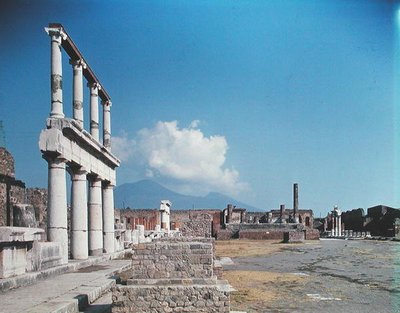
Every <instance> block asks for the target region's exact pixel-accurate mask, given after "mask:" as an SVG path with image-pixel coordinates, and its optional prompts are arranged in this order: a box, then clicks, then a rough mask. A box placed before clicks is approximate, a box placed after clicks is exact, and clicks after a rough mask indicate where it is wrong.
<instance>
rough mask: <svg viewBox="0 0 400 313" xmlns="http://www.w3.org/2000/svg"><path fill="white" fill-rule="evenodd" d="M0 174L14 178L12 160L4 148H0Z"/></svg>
mask: <svg viewBox="0 0 400 313" xmlns="http://www.w3.org/2000/svg"><path fill="white" fill-rule="evenodd" d="M0 174H1V175H5V176H10V177H15V168H14V158H13V156H12V155H11V153H10V152H8V151H7V150H6V148H4V147H0Z"/></svg>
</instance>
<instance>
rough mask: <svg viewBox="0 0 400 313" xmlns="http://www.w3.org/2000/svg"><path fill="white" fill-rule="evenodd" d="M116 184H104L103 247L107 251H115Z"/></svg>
mask: <svg viewBox="0 0 400 313" xmlns="http://www.w3.org/2000/svg"><path fill="white" fill-rule="evenodd" d="M114 238H115V237H114V186H112V185H110V184H104V185H103V248H104V252H105V253H113V252H115V246H114V243H115V240H114Z"/></svg>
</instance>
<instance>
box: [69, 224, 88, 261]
mask: <svg viewBox="0 0 400 313" xmlns="http://www.w3.org/2000/svg"><path fill="white" fill-rule="evenodd" d="M71 256H72V259H74V260H86V259H87V258H88V257H89V253H88V235H87V232H86V231H84V230H72V231H71Z"/></svg>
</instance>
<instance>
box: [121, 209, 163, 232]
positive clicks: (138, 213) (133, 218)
mask: <svg viewBox="0 0 400 313" xmlns="http://www.w3.org/2000/svg"><path fill="white" fill-rule="evenodd" d="M120 216H121V222H122V223H123V224H124V225H125V227H126V228H127V229H136V225H144V229H145V230H154V229H155V227H156V225H160V223H161V216H160V211H159V210H155V209H151V210H146V209H121V210H120Z"/></svg>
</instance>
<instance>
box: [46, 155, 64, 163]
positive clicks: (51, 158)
mask: <svg viewBox="0 0 400 313" xmlns="http://www.w3.org/2000/svg"><path fill="white" fill-rule="evenodd" d="M42 158H43V159H45V160H46V161H47V162H48V163H49V164H53V163H56V164H61V163H67V160H66V159H65V158H63V156H62V155H60V154H59V155H56V154H53V153H46V154H43V155H42Z"/></svg>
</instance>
